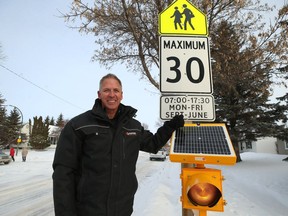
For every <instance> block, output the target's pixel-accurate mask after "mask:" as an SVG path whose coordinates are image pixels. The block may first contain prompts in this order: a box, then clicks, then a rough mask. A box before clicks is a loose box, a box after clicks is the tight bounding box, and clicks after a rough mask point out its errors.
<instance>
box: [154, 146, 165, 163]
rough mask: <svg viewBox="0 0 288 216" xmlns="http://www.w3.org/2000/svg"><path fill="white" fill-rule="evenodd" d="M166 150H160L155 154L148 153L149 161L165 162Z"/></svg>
mask: <svg viewBox="0 0 288 216" xmlns="http://www.w3.org/2000/svg"><path fill="white" fill-rule="evenodd" d="M166 156H167V153H166V150H165V149H164V148H161V149H160V150H159V151H158V152H157V153H156V154H152V153H150V160H151V161H152V160H161V161H165V160H166Z"/></svg>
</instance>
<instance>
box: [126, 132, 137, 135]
mask: <svg viewBox="0 0 288 216" xmlns="http://www.w3.org/2000/svg"><path fill="white" fill-rule="evenodd" d="M125 135H126V136H137V133H136V132H134V131H126V132H125Z"/></svg>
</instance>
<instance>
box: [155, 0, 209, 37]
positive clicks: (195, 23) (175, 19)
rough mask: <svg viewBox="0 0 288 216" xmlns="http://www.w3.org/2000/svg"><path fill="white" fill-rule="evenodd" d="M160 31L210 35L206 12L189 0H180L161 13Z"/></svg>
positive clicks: (162, 32) (161, 32)
mask: <svg viewBox="0 0 288 216" xmlns="http://www.w3.org/2000/svg"><path fill="white" fill-rule="evenodd" d="M158 22H159V33H160V34H177V35H203V36H204V35H205V36H207V35H208V28H207V18H206V16H205V14H204V13H203V12H202V11H200V10H199V9H198V8H197V7H195V6H194V5H193V4H192V3H191V2H189V1H187V0H178V1H175V2H173V3H172V4H170V5H169V7H168V8H166V9H165V10H163V11H162V12H161V13H160V15H159V20H158Z"/></svg>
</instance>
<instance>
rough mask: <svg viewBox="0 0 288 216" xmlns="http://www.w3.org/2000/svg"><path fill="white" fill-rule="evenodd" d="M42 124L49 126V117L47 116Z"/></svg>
mask: <svg viewBox="0 0 288 216" xmlns="http://www.w3.org/2000/svg"><path fill="white" fill-rule="evenodd" d="M44 123H45V124H46V125H49V124H50V117H49V116H46V118H45V121H44Z"/></svg>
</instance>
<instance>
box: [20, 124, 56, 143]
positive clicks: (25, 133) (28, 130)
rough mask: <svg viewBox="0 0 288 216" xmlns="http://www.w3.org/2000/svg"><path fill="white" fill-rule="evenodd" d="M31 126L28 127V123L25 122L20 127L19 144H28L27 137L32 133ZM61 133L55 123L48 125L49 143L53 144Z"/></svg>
mask: <svg viewBox="0 0 288 216" xmlns="http://www.w3.org/2000/svg"><path fill="white" fill-rule="evenodd" d="M32 127H33V126H31V128H29V123H25V124H24V125H23V127H22V128H21V130H20V131H21V139H22V142H21V146H22V145H23V146H29V144H28V143H29V137H30V134H31V133H32ZM60 133H61V128H60V127H58V126H55V125H49V134H48V139H49V140H50V144H51V145H55V144H57V142H58V139H59V136H60Z"/></svg>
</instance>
